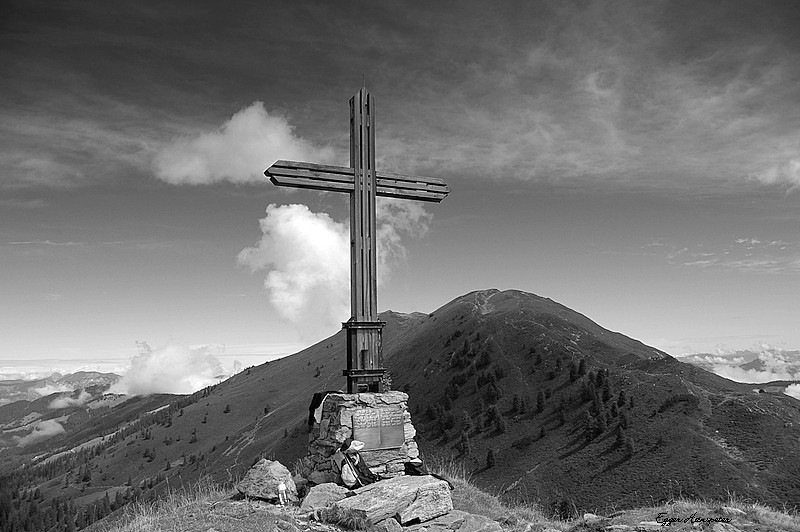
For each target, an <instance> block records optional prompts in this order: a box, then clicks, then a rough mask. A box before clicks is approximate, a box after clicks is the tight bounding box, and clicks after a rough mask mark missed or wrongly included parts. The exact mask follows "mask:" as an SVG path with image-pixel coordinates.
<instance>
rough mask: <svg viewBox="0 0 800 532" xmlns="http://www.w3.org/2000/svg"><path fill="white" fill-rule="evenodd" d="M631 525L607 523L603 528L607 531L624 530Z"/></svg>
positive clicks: (617, 531) (628, 528) (619, 531)
mask: <svg viewBox="0 0 800 532" xmlns="http://www.w3.org/2000/svg"><path fill="white" fill-rule="evenodd" d="M630 529H631V527H629V526H628V525H609V526H607V527H606V528H605V530H607V531H608V532H625V531H626V530H630Z"/></svg>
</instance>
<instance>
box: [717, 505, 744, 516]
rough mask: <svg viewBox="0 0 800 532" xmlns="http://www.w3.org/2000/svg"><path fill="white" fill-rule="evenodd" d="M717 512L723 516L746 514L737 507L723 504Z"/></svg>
mask: <svg viewBox="0 0 800 532" xmlns="http://www.w3.org/2000/svg"><path fill="white" fill-rule="evenodd" d="M717 513H718V514H720V515H724V516H725V517H744V516H746V515H747V512H745V511H744V510H740V509H739V508H734V507H732V506H723V507H722V508H720V509H719V510H717Z"/></svg>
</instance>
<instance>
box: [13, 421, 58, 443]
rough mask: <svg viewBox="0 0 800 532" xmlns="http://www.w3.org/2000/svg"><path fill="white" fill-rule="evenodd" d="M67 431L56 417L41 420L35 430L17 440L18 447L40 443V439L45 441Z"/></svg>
mask: <svg viewBox="0 0 800 532" xmlns="http://www.w3.org/2000/svg"><path fill="white" fill-rule="evenodd" d="M65 432H66V430H64V427H62V426H61V424H60V423H59V422H58V421H56V420H54V419H47V420H45V421H40V422H39V423H37V424H36V426H35V427H33V431H32V432H31V433H30V434H28V435H27V436H23V437H22V438H20V439H19V440H18V441H17V447H25V446H27V445H32V444H34V443H39V442H40V441H44V440H46V439H48V438H52V437H53V436H56V435H58V434H63V433H65Z"/></svg>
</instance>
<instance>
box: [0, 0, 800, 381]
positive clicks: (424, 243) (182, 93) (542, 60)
mask: <svg viewBox="0 0 800 532" xmlns="http://www.w3.org/2000/svg"><path fill="white" fill-rule="evenodd" d="M798 27H800V4H798V3H797V2H795V1H791V0H790V1H785V2H781V1H770V2H761V1H753V2H749V1H739V0H732V1H730V2H717V1H713V2H712V1H698V0H694V1H691V2H689V1H647V2H640V1H633V0H631V1H627V2H624V1H623V2H615V1H607V2H587V1H553V2H543V1H525V2H477V1H462V2H447V1H443V2H435V3H434V2H360V1H353V2H322V1H320V2H294V1H286V2H278V1H270V2H263V1H261V2H257V1H252V2H237V1H232V2H225V3H224V4H223V3H215V2H208V1H202V0H201V1H192V2H186V1H183V2H181V1H176V2H156V1H148V0H137V1H135V2H133V1H120V2H113V3H108V2H100V1H86V2H70V1H52V0H47V1H37V0H25V1H15V0H11V1H7V2H4V3H3V6H2V7H0V74H1V75H2V79H3V83H2V84H0V271H1V272H2V274H0V298H2V301H3V304H2V307H0V366H3V365H4V364H6V365H7V366H9V365H13V364H16V365H18V366H19V365H20V364H22V365H24V364H28V365H30V366H31V367H32V366H34V365H38V366H47V367H55V366H56V365H57V363H58V362H59V361H61V362H63V361H71V363H72V367H77V366H78V365H81V367H85V368H88V367H90V366H93V365H94V366H96V367H100V365H101V364H100V362H103V363H104V364H106V365H105V366H103V367H105V368H111V367H116V366H118V365H119V364H120V361H122V363H123V364H124V363H126V361H129V360H132V359H131V357H134V358H136V357H140V356H142V355H143V354H148V353H151V354H152V353H160V354H161V358H162V359H163V361H164V364H168V363H169V362H168V361H169V353H170V352H174V350H175V349H176V347H175V346H183V348H182V349H184V351H185V350H186V349H189V350H190V351H191V350H194V351H192V352H195V351H196V352H197V353H200V355H198V356H200V357H206V356H207V354H208V352H209V350H212V351H213V352H214V353H217V354H218V355H219V356H220V357H223V359H224V360H227V362H225V363H224V364H222V365H223V366H225V365H226V364H227V365H231V364H232V363H233V362H232V361H233V360H239V361H240V362H245V364H246V365H249V363H250V362H252V363H258V362H259V361H263V360H265V359H266V358H270V357H275V356H280V355H282V354H286V353H291V352H294V351H296V350H299V349H300V348H302V347H305V346H307V345H310V344H311V343H313V342H315V341H317V340H319V339H321V338H324V337H326V336H328V335H331V334H333V333H335V332H336V331H337V330H339V329H340V327H341V322H343V321H346V320H347V318H348V317H349V298H348V288H349V287H348V284H347V283H348V275H349V266H348V264H349V263H348V260H349V257H348V255H347V242H348V240H347V238H348V236H347V235H348V226H347V217H348V206H347V197H346V196H344V195H341V194H336V193H320V192H315V191H298V190H289V189H281V188H278V187H275V186H273V185H272V184H271V183H269V181H268V180H267V179H266V178H265V177H264V176H263V171H264V169H265V168H267V167H268V166H269V165H270V164H272V162H274V161H275V160H276V159H279V158H280V159H292V160H300V161H308V162H319V163H329V164H341V165H347V164H348V154H349V148H348V142H349V131H348V119H349V108H348V100H349V99H350V97H351V96H352V95H353V94H355V93H356V92H357V91H358V90H359V88H360V87H361V85H362V83H364V82H365V83H366V85H367V87H368V89H369V90H370V92H371V93H372V94H373V95H374V97H375V100H376V109H377V141H376V150H377V164H378V166H379V168H380V169H382V170H386V171H395V172H404V173H416V174H420V175H426V176H432V177H439V178H442V179H444V180H445V181H446V182H447V183H448V185H449V186H450V187H451V189H452V192H451V193H450V195H449V197H448V198H447V199H445V200H444V201H443V202H442V203H441V204H424V205H423V204H419V203H414V202H410V201H402V200H395V201H388V202H387V201H384V202H381V204H380V206H379V218H378V224H379V251H380V257H379V261H380V266H379V283H380V286H379V300H378V306H379V310H381V311H383V310H387V309H391V310H395V311H400V312H412V311H421V312H432V311H433V310H435V309H436V308H438V307H440V306H442V305H444V304H445V303H447V302H448V301H450V300H452V299H454V298H456V297H458V296H460V295H463V294H465V293H467V292H470V291H473V290H478V289H486V288H499V289H510V288H513V289H519V290H524V291H527V292H532V293H535V294H538V295H540V296H544V297H549V298H551V299H553V300H555V301H557V302H560V303H562V304H564V305H566V306H568V307H570V308H573V309H575V310H577V311H578V312H581V313H582V314H585V315H586V316H588V317H590V318H591V319H593V320H594V321H596V322H597V323H599V324H600V325H602V326H604V327H606V328H608V329H611V330H614V331H619V332H622V333H624V334H626V335H628V336H631V337H633V338H636V339H639V340H641V341H643V342H645V343H647V344H650V345H653V346H655V347H657V348H659V349H663V350H665V351H666V352H668V353H670V354H672V355H676V356H678V355H683V354H687V353H716V354H725V353H732V352H735V351H738V350H751V351H752V350H759V349H761V350H771V352H774V351H775V350H778V351H780V350H797V349H800V327H798V326H797V323H798V317H800V313H799V312H798V306H797V302H798V301H800V212H799V211H798V207H799V206H800V69H798V68H797V65H798V64H800V32H798V31H797V28H798ZM145 344H146V348H143V345H145ZM150 346H152V347H150ZM171 350H172V351H171ZM184 351H181V352H184ZM204 360H205V359H204ZM220 360H222V359H220ZM127 363H128V364H130V362H127ZM212 365H213V364H212ZM9 367H10V366H9ZM204 368H205V369H204V371H206V370H208V371H211V370H210V369H209V368H208V367H205V366H204Z"/></svg>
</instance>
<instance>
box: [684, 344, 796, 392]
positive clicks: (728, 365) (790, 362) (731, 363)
mask: <svg viewBox="0 0 800 532" xmlns="http://www.w3.org/2000/svg"><path fill="white" fill-rule="evenodd" d="M754 355H755V356H754ZM683 360H686V361H687V362H691V363H693V364H696V365H699V366H701V367H705V368H707V369H709V370H710V371H712V372H714V373H716V374H717V375H719V376H721V377H725V378H727V379H731V380H734V381H737V382H748V383H765V382H771V381H792V380H798V379H800V351H787V350H784V349H781V348H779V347H774V346H772V345H770V344H767V343H761V344H760V345H759V346H758V347H757V349H756V352H753V351H739V352H735V353H731V354H727V355H725V356H714V355H710V354H701V355H693V356H691V357H686V358H684V359H683ZM745 361H746V362H745Z"/></svg>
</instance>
